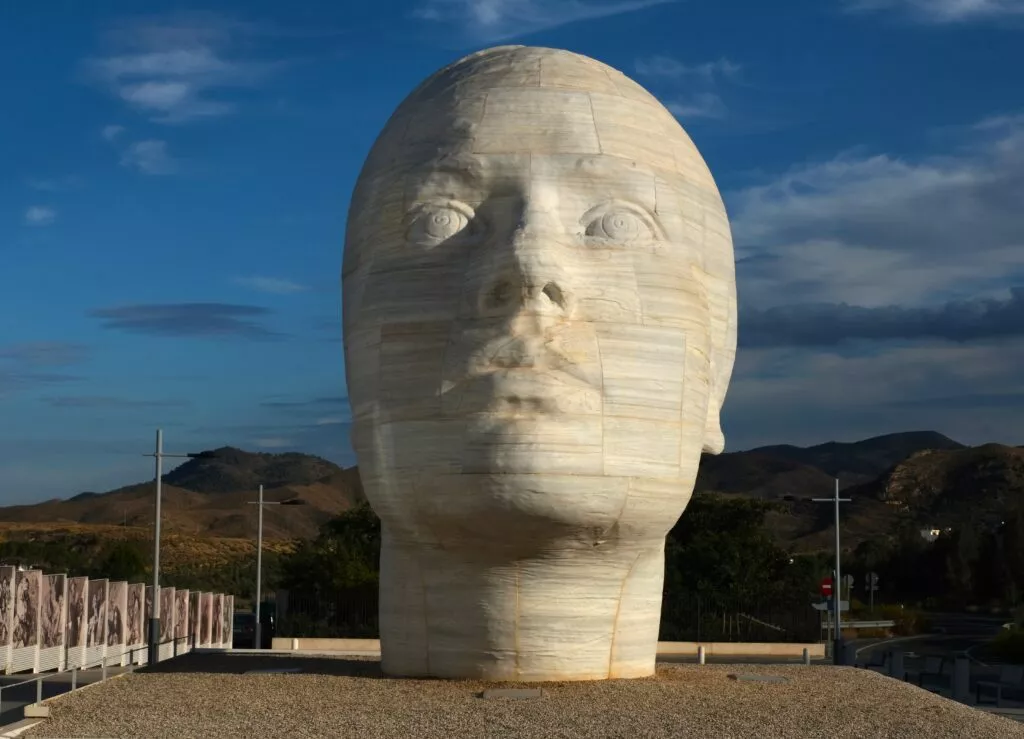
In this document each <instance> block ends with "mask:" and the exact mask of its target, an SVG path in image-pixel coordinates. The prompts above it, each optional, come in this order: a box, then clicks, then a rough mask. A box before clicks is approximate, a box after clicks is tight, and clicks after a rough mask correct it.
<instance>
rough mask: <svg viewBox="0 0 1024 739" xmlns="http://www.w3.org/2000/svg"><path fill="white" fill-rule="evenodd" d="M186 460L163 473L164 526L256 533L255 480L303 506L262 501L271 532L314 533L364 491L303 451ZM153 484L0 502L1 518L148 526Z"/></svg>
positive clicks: (193, 531) (229, 451)
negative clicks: (15, 503) (12, 503)
mask: <svg viewBox="0 0 1024 739" xmlns="http://www.w3.org/2000/svg"><path fill="white" fill-rule="evenodd" d="M214 452H215V454H216V457H215V458H212V459H191V460H189V461H188V462H186V463H185V464H183V465H181V466H180V467H178V468H176V469H174V470H171V471H170V472H168V473H167V474H165V475H164V476H163V478H162V480H163V486H162V488H163V489H162V499H161V509H162V516H163V517H162V526H163V527H164V530H166V531H167V532H169V533H172V532H173V533H180V534H185V535H193V536H194V535H200V536H216V537H227V538H233V537H234V538H248V537H252V536H255V534H256V506H254V505H249V501H254V500H256V495H257V492H256V490H257V487H258V486H259V485H260V484H261V483H262V484H263V487H264V497H265V499H266V500H268V501H280V500H285V499H288V498H300V499H302V500H303V501H305V503H306V504H305V505H302V506H288V507H287V508H277V507H276V506H275V507H273V508H267V509H266V511H265V515H264V517H263V532H264V536H265V537H266V538H268V539H272V538H279V539H292V538H311V537H314V536H316V534H317V531H318V530H319V527H320V525H321V524H323V523H324V522H325V521H327V520H329V519H330V518H332V517H334V516H336V515H338V514H339V513H341V512H342V511H344V510H346V509H348V508H349V507H351V506H352V505H353V504H354V503H355V502H358V501H359V500H361V499H362V497H363V492H362V484H361V483H360V480H359V473H358V471H357V470H356V468H354V467H352V468H349V469H344V468H342V467H339V466H338V465H335V464H333V463H331V462H328V461H327V460H325V459H321V458H320V457H314V456H312V455H308V454H297V453H289V454H266V453H254V452H246V451H243V450H241V449H235V448H233V447H222V448H221V449H216V450H214ZM153 507H154V486H153V482H152V481H147V482H142V483H138V484H135V485H129V486H127V487H123V488H118V489H117V490H111V491H110V492H106V493H95V492H85V493H79V494H78V495H75V496H74V497H72V498H69V499H67V500H49V501H45V502H43V503H36V504H34V505H20V506H7V507H3V508H0V522H12V523H26V524H27V523H36V524H44V523H45V524H67V523H79V524H96V525H99V524H105V525H121V526H127V527H132V526H145V527H148V526H152V522H153Z"/></svg>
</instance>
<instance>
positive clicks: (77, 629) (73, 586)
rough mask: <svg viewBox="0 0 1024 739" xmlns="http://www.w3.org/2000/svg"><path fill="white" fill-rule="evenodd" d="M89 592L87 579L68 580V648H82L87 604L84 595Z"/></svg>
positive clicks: (86, 618)
mask: <svg viewBox="0 0 1024 739" xmlns="http://www.w3.org/2000/svg"><path fill="white" fill-rule="evenodd" d="M88 590H89V578H87V577H72V578H69V579H68V629H67V631H68V647H69V648H75V647H84V646H85V638H86V624H87V622H88V608H89V607H88V603H87V600H86V598H87V596H86V593H87V591H88Z"/></svg>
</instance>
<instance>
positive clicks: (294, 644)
mask: <svg viewBox="0 0 1024 739" xmlns="http://www.w3.org/2000/svg"><path fill="white" fill-rule="evenodd" d="M298 648H299V640H298V639H292V649H298Z"/></svg>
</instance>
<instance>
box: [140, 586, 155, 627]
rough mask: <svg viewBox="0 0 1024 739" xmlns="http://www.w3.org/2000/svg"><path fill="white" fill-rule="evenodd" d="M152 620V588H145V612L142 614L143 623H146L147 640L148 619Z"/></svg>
mask: <svg viewBox="0 0 1024 739" xmlns="http://www.w3.org/2000/svg"><path fill="white" fill-rule="evenodd" d="M151 618H153V586H152V585H147V586H146V611H145V613H144V614H143V617H142V619H143V621H145V622H146V629H147V631H146V635H147V636H146V638H147V639H148V638H149V636H148V635H149V630H148V629H149V619H151Z"/></svg>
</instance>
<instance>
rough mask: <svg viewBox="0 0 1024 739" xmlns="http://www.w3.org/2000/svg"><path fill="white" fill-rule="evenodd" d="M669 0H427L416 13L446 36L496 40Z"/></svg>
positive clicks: (620, 12)
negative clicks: (440, 25)
mask: <svg viewBox="0 0 1024 739" xmlns="http://www.w3.org/2000/svg"><path fill="white" fill-rule="evenodd" d="M667 2H675V0H619V1H618V2H608V1H604V2H597V1H596V0H543V1H542V0H425V1H424V2H423V3H422V4H421V5H420V6H419V7H418V8H417V9H416V10H414V11H413V15H414V16H415V17H417V18H420V19H422V20H425V21H428V22H433V23H439V24H443V28H444V31H443V34H444V35H445V36H448V35H450V32H451V31H452V30H457V31H460V32H461V33H463V34H464V35H466V36H468V37H469V38H470V39H471V40H472V41H473V42H474V43H493V42H496V41H504V40H507V39H510V38H513V37H516V36H525V35H528V34H531V33H537V32H538V31H545V30H549V29H552V28H557V27H559V26H564V25H567V24H569V23H576V22H578V21H584V20H592V19H595V18H605V17H608V16H613V15H621V14H623V13H632V12H634V11H637V10H643V9H645V8H650V7H653V6H655V5H663V4H665V3H667ZM436 37H437V35H435V38H436Z"/></svg>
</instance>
